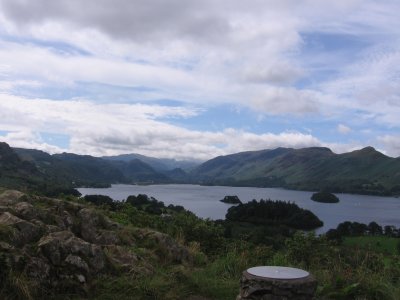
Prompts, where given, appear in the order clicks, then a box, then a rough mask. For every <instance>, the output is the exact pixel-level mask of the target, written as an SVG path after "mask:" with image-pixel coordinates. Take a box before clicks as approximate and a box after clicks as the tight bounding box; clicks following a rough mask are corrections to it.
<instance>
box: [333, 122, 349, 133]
mask: <svg viewBox="0 0 400 300" xmlns="http://www.w3.org/2000/svg"><path fill="white" fill-rule="evenodd" d="M336 130H337V131H338V132H339V133H341V134H348V133H350V132H351V128H350V127H348V126H346V125H343V124H339V125H338V126H337V128H336Z"/></svg>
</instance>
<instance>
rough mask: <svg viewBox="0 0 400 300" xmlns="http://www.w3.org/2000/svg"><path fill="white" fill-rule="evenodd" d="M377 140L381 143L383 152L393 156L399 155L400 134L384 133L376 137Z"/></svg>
mask: <svg viewBox="0 0 400 300" xmlns="http://www.w3.org/2000/svg"><path fill="white" fill-rule="evenodd" d="M378 141H380V142H381V143H382V144H383V147H384V149H385V150H386V151H385V152H386V153H387V154H388V155H392V156H394V157H400V135H390V134H386V135H383V136H379V137H378Z"/></svg>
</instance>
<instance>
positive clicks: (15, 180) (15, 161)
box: [0, 142, 46, 188]
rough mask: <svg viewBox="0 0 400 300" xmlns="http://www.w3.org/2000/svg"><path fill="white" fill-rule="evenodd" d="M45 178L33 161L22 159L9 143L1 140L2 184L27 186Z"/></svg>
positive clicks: (0, 167)
mask: <svg viewBox="0 0 400 300" xmlns="http://www.w3.org/2000/svg"><path fill="white" fill-rule="evenodd" d="M45 179H46V177H45V175H44V174H43V173H41V172H40V170H39V169H38V168H36V166H35V165H34V164H33V163H31V162H29V161H25V160H22V159H21V158H20V157H19V156H18V155H17V154H16V153H15V151H14V150H13V149H12V148H11V147H10V146H9V145H8V144H6V143H1V142H0V186H4V187H9V188H16V187H25V188H27V187H33V186H35V185H37V184H39V183H40V182H42V181H44V180H45Z"/></svg>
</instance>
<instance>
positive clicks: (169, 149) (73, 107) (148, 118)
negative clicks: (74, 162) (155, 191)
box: [0, 95, 322, 160]
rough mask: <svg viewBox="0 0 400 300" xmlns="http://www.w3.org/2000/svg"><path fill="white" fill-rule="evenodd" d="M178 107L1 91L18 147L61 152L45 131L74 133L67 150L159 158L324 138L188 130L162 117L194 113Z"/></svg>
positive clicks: (5, 120) (0, 107) (2, 113)
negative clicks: (29, 96) (45, 137)
mask: <svg viewBox="0 0 400 300" xmlns="http://www.w3.org/2000/svg"><path fill="white" fill-rule="evenodd" d="M196 113H197V111H192V110H190V109H184V108H179V107H164V106H158V105H155V106H153V105H152V106H150V105H139V104H95V103H93V102H88V101H76V100H74V101H72V100H71V101H51V100H46V99H24V98H19V97H15V96H7V95H1V96H0V128H2V129H3V130H6V131H11V132H12V133H9V134H8V135H6V136H5V137H2V139H3V140H4V141H7V142H8V143H10V144H11V145H13V146H18V147H27V148H37V149H42V150H46V151H50V152H55V151H61V149H59V148H56V147H53V148H51V146H50V145H48V144H46V143H44V142H43V141H41V138H40V133H41V132H44V133H48V134H63V135H68V136H70V142H69V144H70V146H69V149H63V150H68V151H71V152H74V153H80V154H91V155H113V154H120V153H132V152H137V153H141V154H145V155H150V156H156V157H170V158H172V157H173V158H181V159H184V158H197V159H204V160H205V159H209V158H212V157H214V156H217V155H223V154H228V153H234V152H239V151H245V150H260V149H266V148H276V147H294V148H301V147H307V146H318V145H321V144H322V143H321V142H320V141H319V140H318V139H317V138H315V137H313V136H312V135H310V134H303V133H299V132H282V133H280V134H272V133H265V134H254V133H250V132H246V131H243V130H238V129H233V128H228V129H225V130H222V131H216V132H211V131H198V130H188V129H185V128H183V127H179V126H175V125H171V124H169V123H167V122H165V121H159V120H158V118H160V117H162V118H167V117H169V116H177V117H190V116H193V115H195V114H196Z"/></svg>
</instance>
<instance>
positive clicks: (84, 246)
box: [38, 231, 106, 272]
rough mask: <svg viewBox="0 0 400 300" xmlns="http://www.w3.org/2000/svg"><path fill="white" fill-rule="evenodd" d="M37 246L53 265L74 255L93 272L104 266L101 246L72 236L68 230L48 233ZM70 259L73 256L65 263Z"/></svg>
mask: <svg viewBox="0 0 400 300" xmlns="http://www.w3.org/2000/svg"><path fill="white" fill-rule="evenodd" d="M38 247H39V249H40V251H41V253H42V254H43V255H44V256H45V257H46V258H47V259H48V260H49V261H50V262H51V263H52V264H53V265H55V266H60V265H62V264H63V263H64V261H65V260H66V259H67V257H68V256H69V255H74V256H79V257H80V258H81V259H82V260H84V261H85V262H87V263H88V266H89V267H90V268H91V269H92V270H93V271H94V272H98V271H101V270H103V269H104V267H105V263H106V262H105V256H104V253H103V250H102V249H101V247H100V246H98V245H93V244H91V243H88V242H86V241H84V240H82V239H80V238H78V237H76V236H74V234H73V233H72V232H70V231H59V232H53V233H50V234H48V235H47V236H45V237H42V238H41V239H40V241H39V243H38ZM72 261H74V258H71V257H70V258H69V262H68V261H67V263H70V262H72ZM76 261H77V260H76V259H75V262H76Z"/></svg>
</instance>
